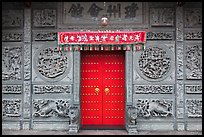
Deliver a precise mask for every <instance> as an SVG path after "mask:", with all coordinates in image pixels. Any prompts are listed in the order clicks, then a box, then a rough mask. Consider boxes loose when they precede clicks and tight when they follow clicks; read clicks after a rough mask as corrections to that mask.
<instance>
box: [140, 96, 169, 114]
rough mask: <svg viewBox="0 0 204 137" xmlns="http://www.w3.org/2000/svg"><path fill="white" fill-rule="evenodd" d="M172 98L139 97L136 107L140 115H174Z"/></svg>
mask: <svg viewBox="0 0 204 137" xmlns="http://www.w3.org/2000/svg"><path fill="white" fill-rule="evenodd" d="M172 103H173V101H172V100H159V99H152V100H148V99H138V100H137V104H136V107H137V109H138V116H140V117H168V116H172V115H173V112H172Z"/></svg>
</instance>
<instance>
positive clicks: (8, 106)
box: [2, 99, 21, 118]
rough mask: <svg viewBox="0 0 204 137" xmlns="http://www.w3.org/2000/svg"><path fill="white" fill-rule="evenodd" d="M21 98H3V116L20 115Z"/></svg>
mask: <svg viewBox="0 0 204 137" xmlns="http://www.w3.org/2000/svg"><path fill="white" fill-rule="evenodd" d="M20 116H21V100H20V99H3V100H2V117H3V118H5V117H20Z"/></svg>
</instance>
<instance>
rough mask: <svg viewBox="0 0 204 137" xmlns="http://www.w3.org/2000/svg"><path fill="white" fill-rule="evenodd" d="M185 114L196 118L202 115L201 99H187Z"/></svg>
mask: <svg viewBox="0 0 204 137" xmlns="http://www.w3.org/2000/svg"><path fill="white" fill-rule="evenodd" d="M186 107H187V116H188V117H192V118H196V117H202V100H200V99H187V100H186Z"/></svg>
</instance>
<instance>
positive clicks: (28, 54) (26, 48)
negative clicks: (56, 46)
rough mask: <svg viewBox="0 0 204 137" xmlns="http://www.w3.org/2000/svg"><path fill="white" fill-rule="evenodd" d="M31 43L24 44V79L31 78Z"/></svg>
mask: <svg viewBox="0 0 204 137" xmlns="http://www.w3.org/2000/svg"><path fill="white" fill-rule="evenodd" d="M30 58H31V45H30V44H24V79H26V80H29V79H30V75H31V74H30V71H31V70H30V66H31V65H30V63H31V60H30Z"/></svg>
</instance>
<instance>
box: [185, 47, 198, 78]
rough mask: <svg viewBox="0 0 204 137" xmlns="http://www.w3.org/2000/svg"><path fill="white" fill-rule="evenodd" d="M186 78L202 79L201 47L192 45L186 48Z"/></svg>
mask: <svg viewBox="0 0 204 137" xmlns="http://www.w3.org/2000/svg"><path fill="white" fill-rule="evenodd" d="M186 78H187V79H202V46H201V45H192V46H187V48H186Z"/></svg>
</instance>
